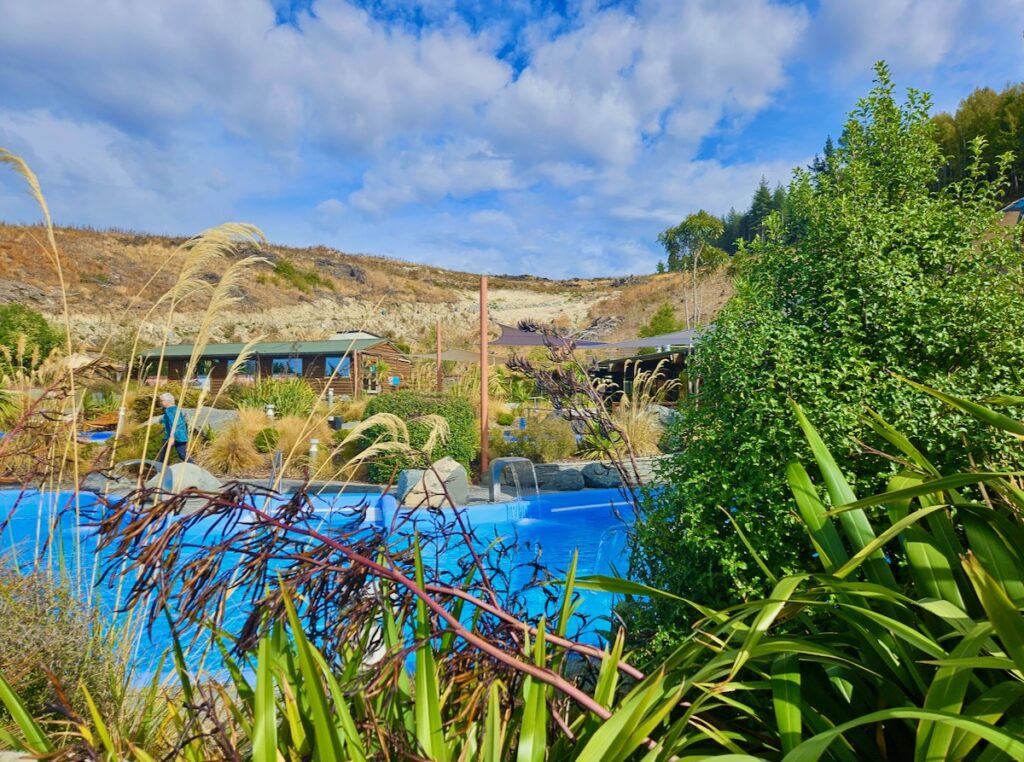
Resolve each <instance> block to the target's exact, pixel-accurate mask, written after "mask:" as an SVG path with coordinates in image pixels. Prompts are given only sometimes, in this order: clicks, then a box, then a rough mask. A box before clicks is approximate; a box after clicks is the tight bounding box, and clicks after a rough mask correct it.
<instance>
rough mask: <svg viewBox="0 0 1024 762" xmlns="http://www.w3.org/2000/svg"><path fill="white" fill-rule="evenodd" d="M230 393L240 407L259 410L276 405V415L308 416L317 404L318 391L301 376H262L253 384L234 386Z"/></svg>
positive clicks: (280, 416)
mask: <svg viewBox="0 0 1024 762" xmlns="http://www.w3.org/2000/svg"><path fill="white" fill-rule="evenodd" d="M230 394H231V395H232V398H233V399H234V400H235V403H236V404H237V405H238V407H252V408H257V409H259V410H262V409H264V408H265V407H266V406H267V405H268V404H269V405H273V406H274V415H275V416H277V417H279V418H283V417H284V416H286V415H296V416H299V417H300V418H305V417H307V416H308V415H309V414H310V413H312V412H313V408H314V407H315V406H316V401H317V398H318V397H317V393H316V392H315V391H313V387H311V386H310V385H309V384H308V383H307V382H306V381H305V380H303V379H301V378H261V379H260V380H258V381H257V382H256V383H254V384H252V385H251V386H239V387H237V388H235V387H232V389H231V391H230Z"/></svg>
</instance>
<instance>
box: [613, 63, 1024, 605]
mask: <svg viewBox="0 0 1024 762" xmlns="http://www.w3.org/2000/svg"><path fill="white" fill-rule="evenodd" d="M942 165H943V157H942V156H941V154H940V152H939V149H938V146H937V145H936V143H935V140H934V138H933V134H932V127H931V125H930V122H929V120H928V102H927V99H926V98H925V97H924V96H922V95H920V94H918V93H914V92H911V94H910V95H909V96H908V101H907V103H906V104H905V105H902V106H901V105H900V104H899V103H897V101H896V100H895V99H894V97H893V86H892V84H891V82H890V81H889V78H888V74H887V72H886V71H885V70H884V68H881V69H880V70H879V84H878V86H877V87H876V88H875V89H874V90H873V91H872V92H871V94H870V96H869V97H868V98H867V99H865V100H863V101H862V102H861V103H860V104H859V106H858V107H857V109H856V110H855V111H854V112H853V114H852V116H851V118H850V120H849V122H848V123H847V125H846V128H845V132H844V137H843V140H842V143H841V147H840V148H837V149H836V153H835V156H834V157H833V159H832V160H831V161H830V162H829V164H828V167H827V169H825V170H823V171H821V172H819V173H818V174H816V175H813V176H812V175H810V174H808V173H806V172H804V171H801V170H798V171H796V172H795V175H794V179H793V181H792V183H791V185H790V190H789V193H788V196H787V198H788V199H789V202H788V203H789V209H788V211H787V214H786V217H785V219H784V220H783V219H782V218H780V217H779V216H778V215H773V216H771V217H769V218H768V222H767V224H766V231H767V232H766V234H765V236H764V237H763V238H760V239H758V241H756V242H755V243H754V244H753V245H751V246H750V247H747V249H746V252H745V253H746V255H747V261H746V264H745V265H744V266H743V268H742V270H741V272H740V275H739V278H738V281H737V283H736V296H735V297H733V299H732V300H731V301H730V302H729V304H728V305H727V306H726V307H725V309H724V310H723V311H722V312H721V313H720V315H719V316H718V318H717V319H716V322H715V330H714V331H712V332H709V333H708V334H707V335H706V336H705V337H704V338H703V339H702V340H701V342H700V345H699V348H698V351H697V352H695V353H694V355H693V357H692V363H691V366H690V368H689V371H690V374H691V376H692V377H697V378H699V379H700V390H699V396H698V397H697V398H696V401H695V402H694V400H692V399H691V400H690V401H689V402H688V403H681V404H680V407H679V415H678V416H677V417H676V419H675V423H674V424H673V425H672V426H671V427H670V430H669V432H668V434H667V436H666V444H667V446H668V447H669V449H670V450H672V451H673V454H672V455H671V457H670V458H669V460H668V461H667V464H666V466H665V467H664V468H663V469H662V471H661V477H662V478H663V480H664V481H665V482H666V485H667V486H666V488H665V489H664V490H663V491H661V492H659V493H657V494H653V495H652V496H651V498H650V499H649V500H648V503H647V505H646V506H645V510H644V511H642V513H641V519H640V521H639V522H638V523H637V526H636V532H637V534H636V538H637V543H638V548H637V552H636V553H635V554H634V556H633V558H634V567H635V568H634V573H635V574H636V575H638V577H639V578H640V579H642V580H643V581H645V582H646V583H648V584H651V585H653V586H657V587H660V588H663V589H666V590H670V591H672V592H673V593H676V594H679V595H682V596H684V597H686V598H689V599H694V600H700V601H702V602H704V603H711V604H719V605H725V604H728V603H731V602H735V601H736V600H739V599H741V598H748V597H750V596H755V595H759V594H762V593H763V592H764V591H765V589H766V584H767V577H766V575H765V574H764V572H763V571H762V569H761V568H760V567H759V566H758V565H757V564H754V563H751V560H750V556H749V553H748V551H747V549H746V548H745V547H744V544H743V542H742V541H741V540H740V539H739V537H738V536H737V534H736V532H734V531H732V530H731V529H730V528H728V527H727V526H725V524H724V523H723V521H722V513H721V511H722V508H725V509H730V510H735V512H736V513H735V516H736V522H737V524H738V525H739V526H741V527H742V528H743V529H744V530H745V531H747V532H748V537H749V539H750V542H751V543H752V544H753V546H754V547H755V549H756V550H757V551H758V552H760V553H762V554H763V556H764V558H765V561H766V564H767V566H768V567H769V568H771V569H773V570H775V572H776V573H777V574H788V573H792V572H796V571H799V570H801V569H804V568H806V567H807V565H808V563H809V562H810V559H811V553H812V549H811V548H810V547H809V546H808V545H807V543H806V541H805V540H804V538H803V536H802V533H801V532H800V530H799V527H798V525H797V522H796V521H795V520H794V517H793V513H792V498H791V495H790V494H789V490H788V489H787V487H786V484H785V479H784V474H785V472H786V465H787V463H788V462H789V461H790V460H792V459H793V458H794V457H798V456H799V455H801V454H802V453H805V452H806V444H805V443H804V441H803V440H802V438H801V437H799V435H798V433H796V432H794V430H793V426H792V418H791V414H790V410H789V406H788V404H787V399H788V398H792V399H797V400H799V401H800V403H801V404H802V405H803V406H804V407H805V408H806V410H807V413H808V416H810V417H812V418H813V420H814V421H815V422H816V424H817V425H818V428H819V430H820V431H821V434H822V436H823V437H824V438H825V441H826V443H827V444H828V445H829V447H830V448H832V450H833V451H834V452H835V453H836V455H837V457H839V458H840V459H841V461H842V462H843V463H844V464H845V469H846V473H847V475H848V477H849V478H850V479H851V480H852V481H853V482H854V483H855V485H856V486H857V488H858V489H863V490H865V491H867V490H874V489H877V488H879V486H880V485H882V484H884V482H885V481H886V479H887V478H888V477H889V476H890V475H891V474H892V472H893V471H894V469H895V468H896V467H897V466H896V465H895V464H894V463H892V462H889V461H885V460H880V459H878V458H874V457H870V455H867V454H866V453H865V447H864V444H863V443H867V444H868V445H869V446H871V445H874V446H877V445H878V444H879V442H878V438H877V435H875V434H874V432H873V431H872V430H871V429H870V427H869V426H868V425H867V424H866V423H865V421H864V418H863V415H864V413H865V408H870V409H872V410H874V411H877V412H878V413H879V414H881V415H882V416H883V417H884V418H886V419H887V420H889V421H891V423H892V424H893V425H895V426H896V427H898V428H899V430H901V431H903V432H905V433H906V434H907V435H908V436H909V437H911V438H912V439H913V440H914V441H915V442H917V443H919V445H920V446H922V447H923V448H926V449H927V450H928V451H929V452H932V453H934V454H935V456H936V458H937V460H938V461H939V465H940V467H942V468H949V469H954V470H956V469H962V468H967V467H969V465H970V464H969V456H968V452H967V451H966V450H965V448H964V447H963V446H962V444H961V443H962V440H963V438H964V437H966V438H967V440H968V441H969V442H970V447H971V454H973V457H974V458H975V460H986V461H989V462H990V463H991V464H992V465H997V464H998V465H1000V466H1003V467H1010V468H1012V467H1017V466H1019V465H1024V459H1022V457H1021V453H1020V451H1019V450H1017V449H1015V448H1014V446H1013V442H1012V441H1011V440H1010V439H1009V437H1007V436H1005V435H1002V434H1001V433H998V432H995V433H994V432H992V431H988V430H985V429H984V428H983V427H981V426H980V424H978V423H977V422H975V421H972V420H970V419H967V418H965V417H964V416H962V415H958V414H956V413H950V412H949V411H947V410H943V409H942V407H941V406H940V405H939V403H938V402H936V401H934V400H932V401H930V402H929V403H927V404H915V403H914V402H913V392H912V390H911V389H909V387H907V385H906V384H904V383H902V382H900V381H899V380H898V379H897V378H896V377H895V375H894V374H900V375H903V376H906V377H908V378H913V379H916V380H919V381H922V382H924V383H926V384H928V385H930V386H934V387H936V388H939V389H942V390H944V391H947V392H951V393H956V394H959V395H961V396H970V397H973V398H985V397H988V396H990V395H994V394H1001V393H1019V392H1020V384H1021V376H1020V369H1021V368H1022V367H1024V299H1021V292H1020V278H1019V274H1020V272H1021V268H1022V266H1024V253H1022V251H1021V247H1020V245H1019V241H1018V240H1015V239H1017V237H1018V236H1019V233H1018V234H1015V233H1014V231H1013V230H1010V229H1006V228H1000V227H998V225H997V223H998V220H999V218H1000V215H999V214H998V209H999V207H1000V193H1001V191H1002V188H1003V187H1004V186H1003V185H1002V184H1000V183H991V182H988V181H986V180H984V179H983V178H982V177H981V174H982V173H983V172H984V171H985V170H984V168H983V167H977V169H976V172H975V175H976V176H974V177H972V178H971V179H969V180H967V181H964V182H963V183H959V184H954V185H952V186H948V187H946V188H943V189H941V190H937V189H936V178H937V172H938V170H939V169H940V168H941V167H942Z"/></svg>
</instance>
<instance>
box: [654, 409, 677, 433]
mask: <svg viewBox="0 0 1024 762" xmlns="http://www.w3.org/2000/svg"><path fill="white" fill-rule="evenodd" d="M647 412H649V413H651V414H652V415H653V416H654V417H655V418H657V420H658V423H659V424H661V426H662V427H663V428H664V427H665V426H668V425H669V424H670V423H672V419H673V418H675V417H676V411H675V409H674V408H670V407H665V406H664V405H648V406H647Z"/></svg>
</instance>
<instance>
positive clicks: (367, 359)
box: [163, 344, 412, 398]
mask: <svg viewBox="0 0 1024 762" xmlns="http://www.w3.org/2000/svg"><path fill="white" fill-rule="evenodd" d="M336 356H337V355H308V354H299V355H293V356H291V357H294V358H297V359H301V360H302V377H303V378H304V379H306V381H307V382H308V383H309V384H310V386H312V387H313V388H314V389H316V390H317V391H318V392H319V391H322V390H323V389H324V387H325V386H326V385H327V384H328V383H330V386H331V388H332V389H333V390H334V394H335V396H336V397H340V396H343V395H346V396H349V397H352V398H357V397H358V396H360V395H361V394H363V388H362V378H363V366H364V365H368V364H372V363H373V362H375V361H376V360H377V359H380V360H383V361H384V362H385V363H387V365H388V373H387V376H388V377H391V376H398V377H399V378H400V379H401V383H400V384H399V387H398V388H400V389H401V388H405V386H406V384H408V383H409V379H410V377H411V374H412V362H411V361H410V360H409V359H408V358H406V357H405V356H404V355H403V354H402V353H401V352H399V351H398V350H397V349H396V348H395V347H394V346H392V345H391V344H382V345H379V346H376V347H372V348H370V349H368V350H365V351H363V352H351V353H350V354H349V356H350V357H351V363H350V373H349V375H348V377H342V376H341V375H340V374H339V375H335V377H334V379H333V380H330V381H329V379H328V378H327V377H326V376H327V373H326V359H327V357H336ZM291 357H289V358H287V359H291ZM280 359H285V358H283V357H282V356H280V355H259V356H257V358H256V360H257V369H256V373H257V375H258V376H259V377H262V378H268V377H270V376H271V375H272V372H273V371H272V366H273V362H274V360H280ZM233 361H234V360H233V358H218V359H217V362H215V363H214V365H213V368H212V370H211V371H210V392H211V393H212V394H216V393H217V392H218V391H219V390H220V388H221V386H222V385H223V382H224V379H225V378H226V377H227V372H228V368H230V367H231V363H232V362H233ZM187 366H188V360H187V359H186V358H168V359H166V360H164V369H165V370H164V374H163V375H164V377H165V378H166V379H168V380H170V381H180V380H181V378H182V376H183V375H184V373H185V369H186V368H187ZM381 381H382V383H381V386H380V391H381V392H388V391H392V390H393V387H391V386H390V385H389V384H387V383H386V382H387V379H382V380H381Z"/></svg>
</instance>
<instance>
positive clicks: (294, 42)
mask: <svg viewBox="0 0 1024 762" xmlns="http://www.w3.org/2000/svg"><path fill="white" fill-rule="evenodd" d="M316 13H317V16H316V18H311V17H309V16H303V17H301V18H300V20H299V21H300V23H299V28H296V27H294V26H290V25H283V26H277V25H275V19H274V12H273V9H272V8H271V6H270V4H269V3H268V2H264V1H263V0H161V1H160V2H156V3H144V2H137V3H124V4H117V5H114V4H106V5H105V6H99V7H97V6H96V5H94V4H89V3H66V2H59V1H58V0H42V1H41V2H32V3H24V2H20V0H0V18H3V24H0V50H3V51H4V52H5V57H6V58H7V60H9V61H18V62H19V65H18V66H17V67H9V66H8V67H4V68H3V69H2V70H0V88H2V89H3V90H4V91H6V92H8V93H11V94H13V95H14V97H15V98H16V99H17V100H18V101H20V102H24V103H42V102H48V101H49V98H48V95H50V94H52V93H59V94H60V97H61V100H62V101H63V102H64V104H65V107H66V108H68V109H71V110H74V111H77V112H81V113H85V114H89V115H90V116H91V117H93V118H97V119H101V120H105V121H106V120H111V121H117V122H120V123H123V124H125V125H127V126H130V127H134V128H136V129H139V130H142V131H146V132H150V131H152V132H155V133H158V134H159V133H161V132H164V131H166V130H172V129H173V128H174V127H175V126H176V124H177V123H179V122H181V121H183V120H186V119H189V118H192V117H197V116H198V117H211V118H214V119H217V120H220V121H221V122H222V123H223V125H224V126H225V127H226V128H227V129H228V130H230V131H233V132H235V133H237V134H239V135H243V136H252V137H255V138H257V139H259V140H261V141H266V142H269V143H271V144H279V143H283V144H288V143H291V142H294V141H297V140H304V139H309V140H312V141H313V142H315V143H318V144H323V145H326V146H329V147H332V148H333V149H335V150H343V151H346V152H355V153H360V152H366V151H368V150H370V149H373V148H379V147H380V146H381V145H383V144H384V143H386V141H387V140H389V139H390V138H392V137H395V136H398V135H403V134H406V135H407V134H419V133H420V132H421V131H423V130H425V129H426V130H430V129H438V128H441V127H443V126H444V125H445V124H446V123H448V122H449V121H450V120H459V119H463V118H465V117H466V116H467V115H468V114H471V112H472V109H473V108H474V106H475V105H477V104H478V103H479V102H480V100H481V99H482V98H484V97H486V96H487V95H488V94H490V93H492V92H494V91H495V90H496V89H497V88H499V87H500V86H501V85H502V84H503V83H504V82H505V81H506V79H507V76H508V69H507V67H506V66H505V64H503V63H501V62H499V61H498V60H496V59H495V57H494V56H493V54H492V52H491V51H490V50H489V49H487V47H486V44H487V43H486V41H484V40H482V39H480V38H477V37H475V36H473V35H472V34H470V33H469V32H468V31H467V30H466V29H465V28H463V27H460V26H458V25H453V26H452V27H451V28H445V29H430V30H426V31H424V32H423V33H422V34H420V35H415V34H412V33H411V32H409V31H406V30H402V29H392V28H388V27H386V26H384V25H383V24H381V23H379V22H377V21H375V20H373V19H372V18H371V17H370V16H369V15H368V14H367V13H365V12H364V11H362V10H359V9H356V8H354V7H352V6H350V5H348V4H346V3H343V2H340V0H324V1H323V2H320V3H318V4H317V6H316Z"/></svg>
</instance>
